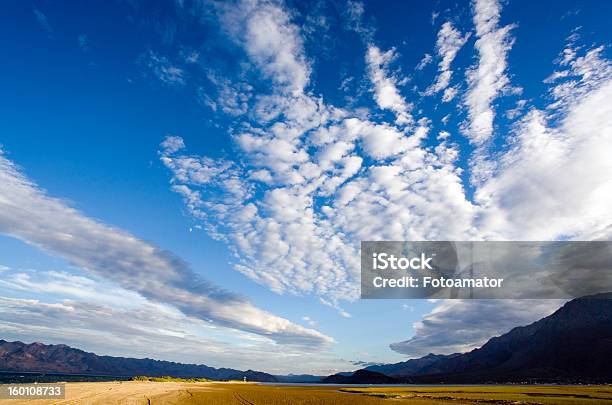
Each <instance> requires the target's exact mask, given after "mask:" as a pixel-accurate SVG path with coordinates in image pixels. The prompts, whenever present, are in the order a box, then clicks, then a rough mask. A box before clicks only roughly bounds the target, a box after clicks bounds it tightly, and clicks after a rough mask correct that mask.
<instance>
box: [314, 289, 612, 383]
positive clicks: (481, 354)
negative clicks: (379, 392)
mask: <svg viewBox="0 0 612 405" xmlns="http://www.w3.org/2000/svg"><path fill="white" fill-rule="evenodd" d="M474 327H478V326H477V325H474ZM610 359H612V293H606V294H599V295H595V296H588V297H584V298H578V299H574V300H572V301H569V302H567V303H566V304H565V305H563V307H561V308H559V309H558V310H557V311H555V312H554V313H553V314H552V315H549V316H547V317H545V318H543V319H540V320H539V321H537V322H534V323H532V324H531V325H527V326H520V327H516V328H514V329H512V330H510V331H509V332H508V333H505V334H503V335H501V336H498V337H494V338H491V339H490V340H489V341H488V342H486V343H485V344H484V345H483V346H482V347H480V348H478V349H474V350H472V351H471V352H468V353H463V354H460V353H456V354H450V355H435V354H429V355H427V356H425V357H421V358H418V359H412V360H407V361H404V362H401V363H396V364H384V365H375V366H370V367H366V368H365V369H364V370H365V371H369V372H372V373H376V375H374V377H373V381H372V382H371V383H375V382H374V380H380V379H381V378H380V375H385V376H387V377H391V378H393V379H394V380H395V382H410V383H474V384H475V383H488V382H491V383H493V382H495V383H501V382H560V383H567V382H582V383H590V382H602V383H610V382H612V362H611V361H610ZM361 371H362V370H358V371H356V372H355V373H353V374H351V375H350V376H341V375H334V376H330V377H327V378H325V379H324V380H323V381H324V382H330V383H343V382H346V381H351V383H355V382H358V383H370V381H368V375H364V374H363V373H362V372H361ZM356 377H359V378H356Z"/></svg>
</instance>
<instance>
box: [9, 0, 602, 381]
mask: <svg viewBox="0 0 612 405" xmlns="http://www.w3.org/2000/svg"><path fill="white" fill-rule="evenodd" d="M3 7H4V8H5V12H3V13H1V16H0V19H1V20H2V21H1V25H0V26H2V30H3V31H4V35H2V49H3V51H4V60H5V63H3V64H2V65H1V66H0V71H1V74H0V80H1V81H2V89H3V97H0V103H1V104H0V117H1V122H2V124H3V130H2V135H1V136H0V151H1V154H0V234H2V236H0V253H1V254H0V297H1V298H0V306H2V311H1V312H2V315H0V334H1V335H2V336H0V337H3V338H5V339H20V340H24V341H28V342H30V341H35V340H36V341H43V342H46V343H67V344H71V345H74V346H76V347H79V348H82V349H86V350H91V351H95V352H97V353H100V354H111V355H127V356H149V357H153V358H160V359H168V360H177V361H190V362H201V363H205V364H208V365H211V366H217V367H221V366H225V367H237V368H257V369H261V370H263V371H268V372H272V373H288V372H295V373H301V372H308V373H316V374H329V373H332V372H335V371H337V370H347V369H352V368H355V367H356V365H358V364H362V363H361V362H394V361H400V360H402V359H405V358H407V357H416V356H419V355H423V354H427V353H429V352H435V353H451V352H454V351H461V350H467V349H470V348H473V347H476V346H477V345H479V344H481V343H483V341H484V340H486V338H488V337H490V336H492V335H495V334H499V333H502V332H504V331H505V330H507V329H509V328H511V327H513V326H516V325H519V324H523V323H527V322H530V321H532V320H535V319H537V318H539V317H541V316H543V315H546V314H548V313H550V312H551V311H553V310H554V309H555V308H556V307H558V305H559V303H558V302H551V301H543V302H533V301H529V302H527V301H496V302H488V301H473V302H465V301H435V302H430V301H417V300H411V301H401V300H389V301H384V300H379V301H360V300H359V296H358V295H359V291H358V288H359V283H358V276H359V268H358V261H359V251H358V247H359V242H360V241H361V240H436V239H437V240H480V239H488V240H555V239H594V238H607V237H609V234H610V229H611V226H612V218H611V217H610V214H609V209H608V206H609V203H610V199H611V198H612V185H611V184H610V179H611V178H612V168H611V167H610V163H609V158H608V156H609V151H610V150H611V146H612V141H611V139H612V135H611V128H612V125H611V123H610V117H612V113H611V110H612V104H611V103H610V101H609V100H611V98H610V97H609V96H610V88H611V85H610V83H612V82H611V75H612V73H611V71H612V68H611V67H610V62H609V59H608V58H609V56H610V50H609V44H610V41H611V39H612V38H611V29H610V27H609V23H608V20H609V16H610V12H611V11H612V10H611V8H612V5H611V4H608V3H606V2H587V1H559V2H554V3H541V4H540V3H537V2H536V3H534V2H529V3H528V2H525V1H508V2H497V1H495V0H478V1H475V2H448V1H438V2H393V3H389V4H386V5H385V7H381V5H380V3H377V2H363V3H362V2H359V1H348V2H345V1H337V2H324V1H320V2H290V1H287V2H276V1H264V0H261V1H259V0H251V1H247V0H245V1H242V2H230V3H217V2H206V1H202V2H189V1H176V2H172V1H159V2H146V3H145V2H143V3H140V2H130V1H126V2H120V1H119V2H112V3H108V2H100V3H88V4H84V3H77V2H75V3H72V4H67V3H62V4H59V3H54V2H47V1H40V2H27V1H26V2H9V3H6V4H5V5H4V6H3ZM499 314H504V316H500V315H499ZM58 324H59V325H60V326H59V327H58V326H57V325H58ZM390 345H391V347H390ZM304 358H306V359H307V360H303V359H304ZM295 359H301V360H300V361H299V362H296V361H295Z"/></svg>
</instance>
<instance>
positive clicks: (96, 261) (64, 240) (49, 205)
mask: <svg viewBox="0 0 612 405" xmlns="http://www.w3.org/2000/svg"><path fill="white" fill-rule="evenodd" d="M0 233H3V234H6V235H10V236H13V237H15V238H17V239H20V240H22V241H24V242H26V243H28V244H31V245H33V246H36V247H38V248H40V249H41V250H44V251H46V252H48V253H50V254H52V255H55V256H58V257H62V258H64V259H66V260H67V261H68V262H69V263H71V264H72V265H74V266H76V267H79V268H82V269H84V270H86V271H88V272H89V273H91V274H93V275H95V276H98V277H101V278H105V279H108V280H110V281H112V282H113V283H115V284H117V285H119V286H121V287H122V288H124V289H127V290H131V291H134V292H137V293H139V294H140V295H142V296H143V297H146V298H147V299H150V300H152V301H156V302H160V303H165V304H169V305H172V306H174V307H176V308H178V309H179V310H180V311H181V312H183V313H184V314H186V315H189V316H192V317H194V318H198V319H202V320H206V321H211V322H213V323H214V324H216V325H219V326H224V327H228V328H233V329H238V330H241V331H245V332H251V333H255V334H259V335H262V336H265V337H267V338H270V339H273V340H275V341H276V342H279V343H286V344H299V345H305V346H320V345H322V344H325V343H330V342H332V341H333V339H331V338H330V337H328V336H325V335H323V334H322V333H320V332H318V331H316V330H313V329H308V328H305V327H302V326H300V325H297V324H294V323H292V322H290V321H289V320H287V319H284V318H280V317H277V316H275V315H273V314H271V313H269V312H266V311H264V310H262V309H260V308H257V307H256V306H254V305H253V304H251V303H250V302H249V301H247V300H245V299H243V298H241V297H239V296H237V295H235V294H232V293H230V292H227V291H224V290H222V289H220V288H218V287H215V286H213V285H211V284H210V283H208V282H206V281H205V280H203V279H202V278H201V277H200V276H198V275H197V274H196V273H195V272H193V271H192V270H191V269H190V268H189V266H188V265H187V264H186V263H185V262H184V261H182V260H181V259H179V258H178V257H176V256H174V255H173V254H171V253H169V252H165V251H162V250H160V249H158V248H157V247H155V246H153V245H152V244H150V243H146V242H144V241H142V240H140V239H138V238H136V237H135V236H133V235H131V234H129V233H128V232H125V231H123V230H120V229H117V228H113V227H110V226H108V225H104V224H102V223H100V222H97V221H94V220H92V219H90V218H88V217H86V216H85V215H83V214H82V213H80V212H79V211H77V210H76V209H74V208H71V207H69V206H67V205H66V204H64V203H63V202H62V201H61V200H58V199H56V198H52V197H50V196H48V195H47V194H46V193H45V192H44V191H43V190H41V189H40V188H39V187H38V186H37V185H36V184H34V183H32V182H31V181H30V180H28V179H27V178H26V177H25V176H24V175H23V174H22V173H21V172H20V171H19V170H18V169H17V167H16V166H15V165H14V164H13V163H12V162H11V161H9V160H8V159H6V158H5V157H4V156H3V155H1V154H0Z"/></svg>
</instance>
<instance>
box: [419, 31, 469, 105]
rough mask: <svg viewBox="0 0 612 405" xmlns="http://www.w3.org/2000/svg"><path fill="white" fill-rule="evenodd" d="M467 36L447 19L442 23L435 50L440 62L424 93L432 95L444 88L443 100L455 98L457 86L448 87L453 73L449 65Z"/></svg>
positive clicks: (447, 100)
mask: <svg viewBox="0 0 612 405" xmlns="http://www.w3.org/2000/svg"><path fill="white" fill-rule="evenodd" d="M469 37H470V34H466V35H464V36H462V35H461V32H459V30H457V29H456V28H455V27H453V24H451V23H450V22H449V21H447V22H445V23H444V24H442V27H441V28H440V31H438V39H437V40H436V52H437V54H438V57H439V58H440V62H439V63H438V76H437V77H436V81H435V82H434V83H433V84H432V85H431V86H429V87H428V88H427V90H426V91H425V94H427V95H432V94H435V93H438V92H440V91H443V90H444V94H443V95H442V101H443V102H449V101H451V100H452V99H453V98H455V95H456V94H457V88H456V87H451V88H449V87H448V86H449V84H450V81H451V77H452V75H453V72H452V70H451V69H450V67H451V63H453V60H454V59H455V56H457V52H459V50H460V49H461V47H462V46H463V45H464V44H465V43H466V41H467V40H468V38H469Z"/></svg>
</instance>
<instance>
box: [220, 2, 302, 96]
mask: <svg viewBox="0 0 612 405" xmlns="http://www.w3.org/2000/svg"><path fill="white" fill-rule="evenodd" d="M223 7H224V16H223V18H224V22H225V27H226V29H227V30H228V31H229V32H230V34H231V35H232V37H233V38H234V39H236V40H237V41H239V42H240V43H242V45H243V48H244V50H245V51H246V52H247V54H248V56H249V57H250V59H251V61H253V63H254V64H255V65H256V66H257V67H258V68H259V69H260V70H261V71H262V72H263V73H264V75H265V76H266V77H268V78H269V79H271V80H272V81H273V83H274V84H275V85H276V86H277V88H276V90H277V91H281V92H286V94H289V95H293V96H299V95H300V94H302V93H303V91H304V89H305V87H306V86H307V85H308V82H309V76H310V67H309V66H308V64H307V63H306V59H305V56H304V49H303V43H302V42H303V41H302V38H301V37H300V35H299V31H298V29H297V27H296V26H295V25H293V24H292V23H291V21H290V16H289V15H288V14H287V13H286V12H285V11H284V10H283V9H282V8H281V7H280V6H279V5H278V4H276V3H274V2H272V1H265V0H264V1H256V0H243V1H242V2H240V4H238V5H234V4H228V5H226V6H223Z"/></svg>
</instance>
